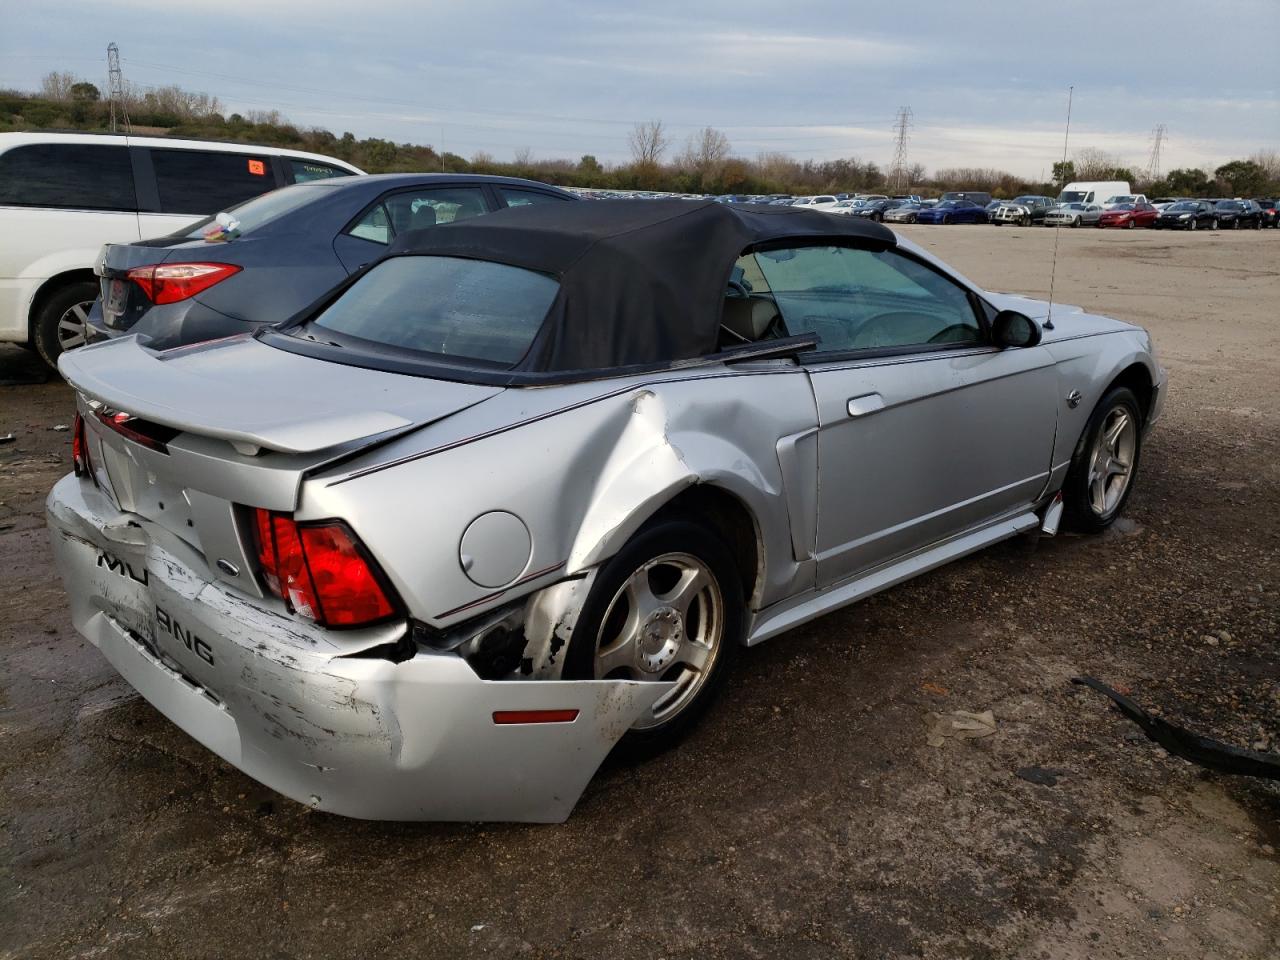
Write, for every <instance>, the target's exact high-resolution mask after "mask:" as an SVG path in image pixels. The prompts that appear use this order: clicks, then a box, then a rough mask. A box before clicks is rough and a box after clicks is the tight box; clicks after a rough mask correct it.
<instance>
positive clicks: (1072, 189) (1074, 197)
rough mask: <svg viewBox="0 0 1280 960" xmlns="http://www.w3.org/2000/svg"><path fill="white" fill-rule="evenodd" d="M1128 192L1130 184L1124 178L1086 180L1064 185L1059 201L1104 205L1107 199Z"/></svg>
mask: <svg viewBox="0 0 1280 960" xmlns="http://www.w3.org/2000/svg"><path fill="white" fill-rule="evenodd" d="M1128 192H1129V184H1128V183H1126V182H1125V181H1124V180H1085V181H1081V182H1079V183H1068V184H1067V185H1066V186H1065V187H1063V188H1062V192H1061V193H1060V194H1058V203H1084V204H1090V203H1096V204H1097V205H1098V206H1102V204H1103V203H1104V202H1105V201H1106V200H1109V199H1111V198H1112V197H1117V196H1123V195H1124V194H1127V193H1128Z"/></svg>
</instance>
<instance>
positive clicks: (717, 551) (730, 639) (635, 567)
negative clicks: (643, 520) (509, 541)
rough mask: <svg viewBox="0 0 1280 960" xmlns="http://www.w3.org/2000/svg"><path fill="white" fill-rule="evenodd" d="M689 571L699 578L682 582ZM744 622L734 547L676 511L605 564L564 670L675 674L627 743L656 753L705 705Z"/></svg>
mask: <svg viewBox="0 0 1280 960" xmlns="http://www.w3.org/2000/svg"><path fill="white" fill-rule="evenodd" d="M686 578H688V582H689V583H690V584H692V586H690V587H688V588H687V590H685V591H681V590H680V589H679V586H680V584H682V583H685V582H686ZM699 583H701V584H702V585H701V586H698V584H699ZM745 629H746V601H745V600H744V598H743V588H742V577H741V575H740V573H739V571H738V567H737V564H736V563H735V562H734V558H733V554H732V553H731V552H730V551H729V548H728V547H727V546H725V544H724V542H723V541H721V539H720V538H719V537H718V536H717V535H716V534H715V533H714V532H713V531H712V530H710V529H709V528H707V527H705V526H703V525H702V524H700V523H695V522H693V521H691V520H683V519H679V520H669V521H666V522H664V523H659V524H657V525H655V526H653V527H650V528H649V529H647V530H643V531H641V532H640V533H639V534H637V535H636V536H635V537H634V538H633V539H632V540H631V541H630V542H629V543H627V544H626V545H625V546H624V547H623V548H622V549H621V550H619V551H618V553H617V554H615V555H614V556H613V557H612V558H611V559H610V560H609V561H608V562H607V563H605V565H604V566H603V567H602V568H601V570H600V573H599V574H598V575H597V577H596V582H595V584H594V585H593V586H592V588H591V593H590V595H589V596H588V597H587V600H586V603H584V604H583V607H582V611H581V613H580V614H579V616H578V620H577V623H576V625H575V626H574V630H573V636H572V637H571V639H570V640H569V649H568V651H567V652H566V654H565V661H564V677H565V679H568V680H591V679H604V678H606V677H607V678H611V679H623V678H626V679H633V680H659V679H663V680H674V681H675V682H676V683H677V686H676V687H675V689H673V690H672V692H671V693H670V694H668V695H666V697H664V698H663V699H661V700H659V701H658V702H657V703H656V704H654V711H653V712H652V713H650V714H647V715H645V716H642V717H641V718H640V719H639V720H637V721H636V725H635V726H633V727H632V728H631V729H630V730H629V731H627V733H626V734H625V735H624V737H623V739H622V741H621V743H620V746H621V748H622V750H623V752H625V753H628V754H631V755H633V756H637V757H644V756H652V755H654V754H657V753H661V752H662V751H663V750H666V749H668V748H670V747H672V746H674V745H675V744H676V743H678V742H679V741H680V740H681V739H682V738H683V737H684V736H685V734H687V733H688V732H689V730H690V729H691V728H692V727H693V726H694V724H695V723H696V722H697V721H698V719H699V718H700V717H701V716H702V714H703V713H705V712H706V710H707V708H708V706H710V704H711V702H712V701H713V700H714V699H715V698H716V696H717V694H718V693H719V692H720V690H721V689H722V688H723V686H724V683H725V680H726V678H727V677H728V675H729V672H730V669H731V667H732V664H733V661H734V660H735V659H736V658H737V654H738V648H739V647H740V646H741V645H742V639H743V631H744V630H745ZM695 635H696V636H695ZM664 714H665V715H664Z"/></svg>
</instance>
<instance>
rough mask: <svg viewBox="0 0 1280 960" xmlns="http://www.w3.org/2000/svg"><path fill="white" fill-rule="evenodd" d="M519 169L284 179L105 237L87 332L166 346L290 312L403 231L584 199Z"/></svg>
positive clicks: (195, 340) (254, 324)
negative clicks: (161, 232) (189, 214)
mask: <svg viewBox="0 0 1280 960" xmlns="http://www.w3.org/2000/svg"><path fill="white" fill-rule="evenodd" d="M577 199H578V198H577V197H576V196H575V195H574V194H572V193H568V192H567V191H564V190H560V189H557V188H556V187H551V186H548V185H547V184H545V183H536V182H534V181H532V180H518V179H514V178H511V177H487V176H472V175H470V174H443V173H436V174H422V173H409V174H406V173H394V174H383V175H379V176H372V177H341V178H334V179H327V180H312V181H309V182H307V183H299V184H295V185H293V186H289V187H282V188H281V189H279V190H273V191H272V192H270V193H264V194H263V195H262V196H260V197H257V198H255V199H253V200H248V201H246V202H245V203H242V204H240V205H239V206H235V207H231V208H230V209H229V210H227V211H225V212H223V213H219V214H218V215H217V216H216V217H210V218H208V219H207V220H202V221H200V222H199V223H197V224H195V225H193V226H191V227H185V228H183V229H182V230H180V231H178V232H177V233H174V234H170V235H169V236H167V237H159V238H157V239H154V240H142V241H140V242H138V243H113V244H107V245H106V246H105V247H104V248H103V251H102V254H101V256H100V257H99V258H98V264H97V268H96V273H97V274H98V277H99V279H100V281H101V297H100V298H99V299H98V301H97V302H96V303H94V305H93V308H92V309H91V310H90V312H89V318H88V329H89V338H90V340H103V339H110V338H114V337H120V336H124V335H126V334H135V333H136V334H143V335H145V336H147V337H149V338H150V343H149V346H151V347H153V348H155V349H157V350H164V349H168V348H170V347H177V346H182V345H183V344H188V343H198V342H200V341H203V340H213V339H215V338H218V337H226V336H231V335H233V334H237V333H244V332H246V331H250V330H253V329H255V328H257V327H260V326H262V325H264V324H268V323H279V322H280V321H281V320H287V319H288V318H289V317H291V316H292V315H293V314H295V313H297V312H298V311H299V310H301V309H302V308H303V307H305V306H307V305H308V304H309V303H311V302H312V301H313V300H315V299H316V298H317V297H319V296H320V295H321V294H323V293H325V292H326V291H328V290H330V289H331V288H332V287H334V286H336V285H337V284H338V283H340V282H342V281H343V280H344V279H346V277H347V276H348V275H349V274H351V273H354V272H355V271H356V270H359V269H360V268H361V267H363V266H365V265H366V264H367V263H370V262H371V261H373V260H376V259H377V258H378V257H380V256H382V255H383V254H384V253H385V252H386V250H387V247H388V245H389V244H390V243H391V241H392V240H394V239H395V238H396V236H397V235H398V234H401V233H404V232H406V231H408V230H421V229H423V228H426V227H434V226H436V225H437V224H445V223H453V222H455V221H458V220H466V219H468V218H470V217H477V216H482V215H483V214H486V213H490V212H492V211H494V210H501V209H503V208H505V207H516V206H523V205H525V204H530V203H561V202H570V201H577Z"/></svg>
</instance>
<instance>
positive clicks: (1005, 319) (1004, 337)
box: [991, 310, 1041, 347]
mask: <svg viewBox="0 0 1280 960" xmlns="http://www.w3.org/2000/svg"><path fill="white" fill-rule="evenodd" d="M991 333H992V335H993V338H994V339H995V342H996V346H998V347H1034V346H1035V345H1036V344H1037V343H1039V342H1040V337H1041V333H1040V324H1038V323H1036V322H1035V321H1034V320H1032V319H1031V318H1030V317H1028V316H1027V315H1026V314H1025V313H1018V311H1017V310H1001V311H1000V312H999V313H997V314H996V317H995V319H994V320H993V321H991Z"/></svg>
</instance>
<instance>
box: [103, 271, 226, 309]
mask: <svg viewBox="0 0 1280 960" xmlns="http://www.w3.org/2000/svg"><path fill="white" fill-rule="evenodd" d="M242 269H243V268H242V267H238V266H236V265H235V264H233V263H153V264H150V265H148V266H145V267H134V268H133V269H132V270H130V271H129V272H128V273H127V274H125V276H127V277H128V278H129V279H130V280H132V281H133V282H134V283H136V284H137V285H138V286H139V287H141V288H142V292H143V293H145V294H146V295H147V299H148V300H150V301H151V302H152V303H177V302H178V301H180V300H187V299H189V298H191V297H194V296H195V295H196V294H197V293H200V292H201V291H203V290H208V289H209V288H210V287H212V286H213V285H214V284H215V283H221V282H222V281H223V280H225V279H227V277H230V276H233V275H235V274H237V273H239V272H240V271H241V270H242Z"/></svg>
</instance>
